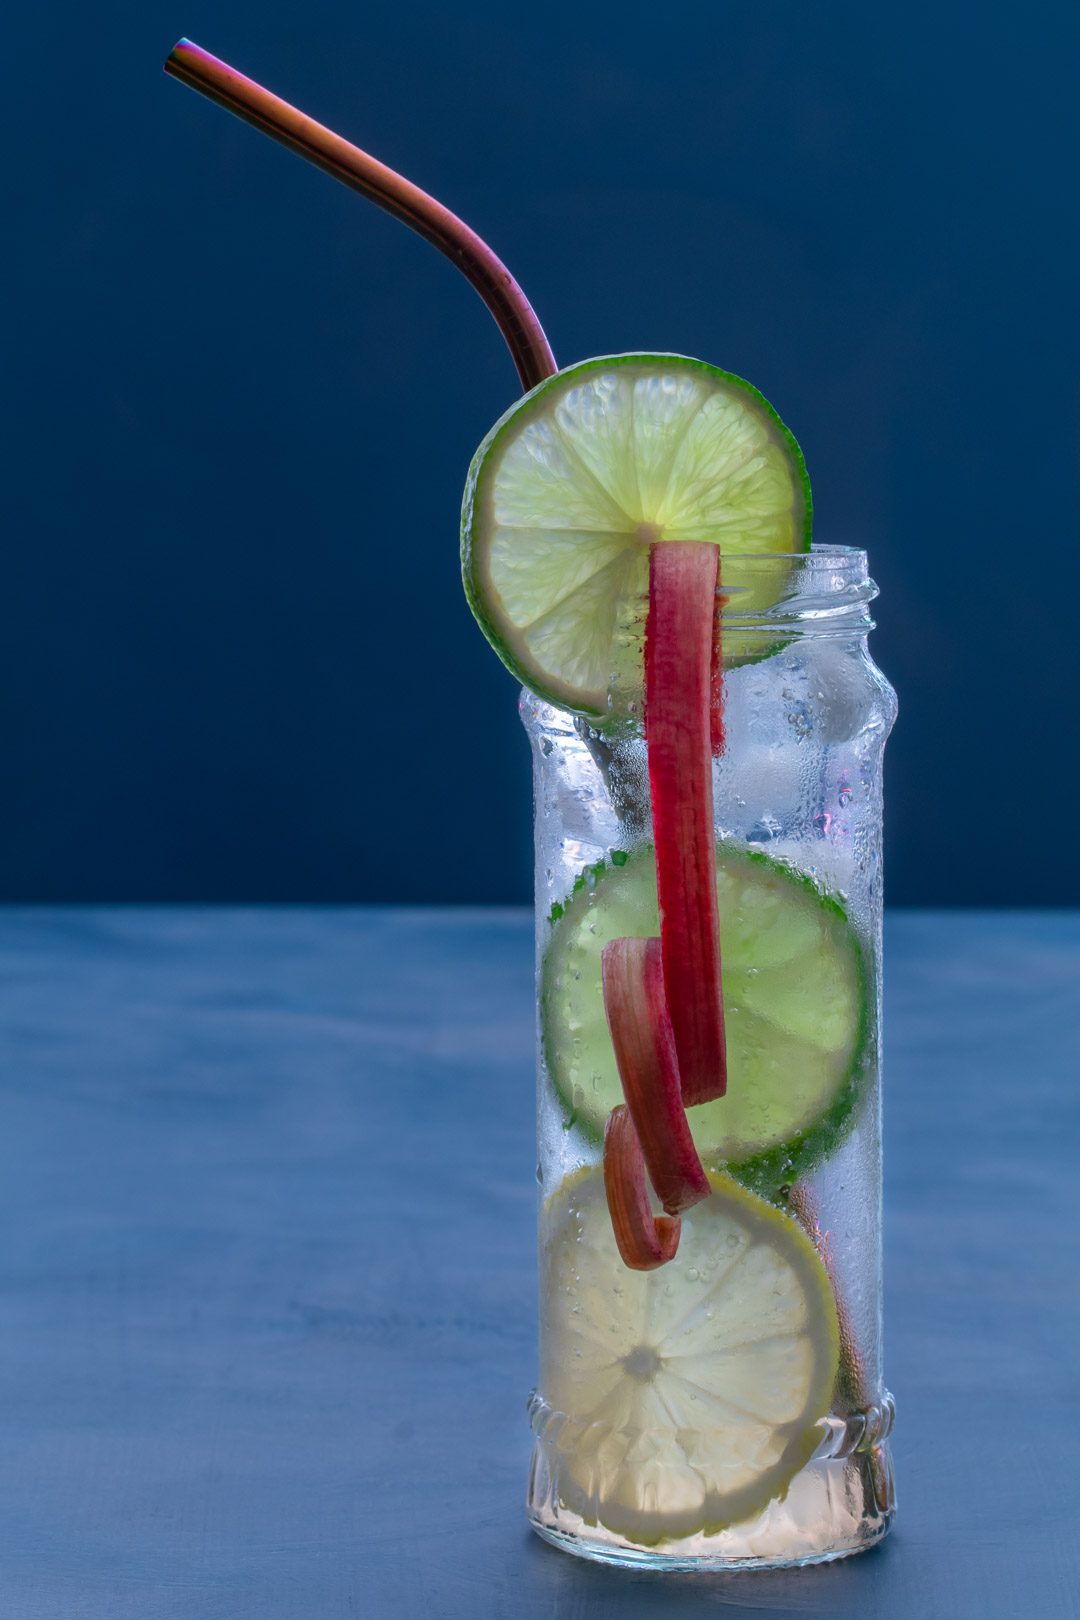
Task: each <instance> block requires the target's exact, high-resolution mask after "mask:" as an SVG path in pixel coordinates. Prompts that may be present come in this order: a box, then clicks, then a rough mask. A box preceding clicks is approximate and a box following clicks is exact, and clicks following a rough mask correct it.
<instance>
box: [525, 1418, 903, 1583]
mask: <svg viewBox="0 0 1080 1620" xmlns="http://www.w3.org/2000/svg"><path fill="white" fill-rule="evenodd" d="M538 1405H539V1406H540V1407H541V1408H542V1405H543V1403H538V1402H537V1401H536V1398H535V1397H534V1399H533V1403H532V1406H533V1425H534V1429H535V1430H536V1445H535V1447H534V1450H533V1460H532V1467H531V1469H530V1473H529V1488H528V1495H527V1499H526V1506H527V1510H528V1514H529V1520H530V1523H531V1524H532V1527H533V1529H534V1530H535V1531H536V1532H537V1534H538V1535H540V1536H543V1538H544V1540H545V1541H550V1542H551V1544H552V1545H553V1546H555V1547H561V1548H563V1550H564V1551H565V1552H569V1553H573V1554H574V1555H575V1556H576V1557H578V1558H591V1559H593V1560H595V1561H596V1562H599V1563H604V1564H623V1565H627V1566H629V1567H632V1568H636V1569H654V1570H662V1569H669V1570H694V1569H705V1570H710V1569H711V1570H724V1569H726V1570H733V1569H785V1568H791V1567H793V1566H799V1565H803V1564H821V1563H827V1562H829V1561H830V1560H832V1559H834V1558H847V1557H850V1556H851V1554H852V1553H857V1552H864V1551H865V1550H866V1549H867V1548H868V1547H872V1546H874V1545H875V1543H877V1542H879V1541H880V1540H881V1539H882V1538H883V1537H884V1536H885V1535H887V1534H888V1531H889V1527H890V1525H891V1524H892V1520H893V1514H894V1511H895V1503H894V1495H893V1472H892V1458H891V1455H890V1452H889V1445H888V1438H887V1436H888V1433H889V1430H890V1428H891V1426H892V1416H893V1406H892V1399H891V1397H890V1396H886V1397H885V1400H884V1401H883V1403H882V1405H881V1406H880V1407H870V1408H868V1409H867V1410H866V1411H865V1412H859V1413H855V1414H854V1415H852V1416H850V1417H847V1418H830V1419H827V1420H826V1421H825V1424H824V1425H823V1427H824V1430H825V1432H824V1433H823V1436H822V1442H821V1445H820V1446H819V1448H818V1451H817V1454H816V1455H815V1456H814V1458H813V1459H812V1460H811V1461H810V1462H809V1463H808V1464H807V1466H806V1467H805V1468H804V1469H803V1470H802V1471H801V1473H799V1474H797V1475H796V1476H795V1478H794V1479H793V1480H792V1482H791V1485H790V1486H789V1488H788V1492H787V1495H786V1496H785V1497H784V1499H783V1501H774V1502H770V1504H769V1506H768V1507H767V1508H766V1509H765V1510H764V1512H762V1513H759V1514H757V1515H756V1516H755V1517H754V1518H752V1519H748V1520H746V1521H745V1522H744V1523H743V1524H737V1525H732V1526H730V1527H729V1528H728V1529H727V1530H723V1531H721V1532H720V1533H719V1534H716V1535H709V1536H706V1535H695V1536H686V1537H684V1538H682V1539H679V1540H672V1541H667V1542H663V1543H662V1544H660V1545H659V1546H655V1547H643V1546H638V1545H636V1544H635V1543H634V1542H632V1541H628V1540H626V1539H625V1538H624V1537H622V1536H620V1535H617V1534H615V1533H614V1532H613V1531H610V1530H607V1529H605V1527H604V1526H603V1525H602V1524H598V1523H597V1524H587V1523H586V1522H585V1520H584V1519H583V1518H581V1517H580V1516H579V1515H578V1514H577V1513H575V1512H572V1511H570V1510H569V1509H568V1508H567V1507H566V1506H565V1504H564V1503H562V1502H561V1501H560V1500H559V1493H558V1487H557V1469H556V1468H555V1467H553V1462H554V1458H553V1457H552V1456H551V1455H550V1454H549V1449H548V1441H547V1439H546V1438H545V1429H546V1428H547V1424H546V1423H545V1422H544V1416H545V1414H544V1413H543V1411H542V1410H541V1411H539V1412H538V1411H537V1407H538ZM538 1419H539V1421H538ZM549 1432H550V1431H549Z"/></svg>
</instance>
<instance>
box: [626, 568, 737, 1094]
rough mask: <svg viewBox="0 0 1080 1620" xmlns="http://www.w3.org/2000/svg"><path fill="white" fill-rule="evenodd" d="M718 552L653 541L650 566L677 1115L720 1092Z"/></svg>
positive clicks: (656, 817) (655, 791)
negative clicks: (679, 1101) (715, 771)
mask: <svg viewBox="0 0 1080 1620" xmlns="http://www.w3.org/2000/svg"><path fill="white" fill-rule="evenodd" d="M718 557H719V553H718V551H717V548H716V547H715V546H714V545H710V544H704V543H702V542H699V541H693V540H662V541H658V542H657V543H656V544H655V545H654V546H653V548H652V552H651V554H650V558H649V616H648V620H647V622H646V627H645V740H646V744H647V747H648V756H649V791H650V795H651V798H652V819H653V840H654V843H655V846H656V886H657V893H658V896H659V900H660V943H661V950H662V956H663V965H664V984H665V988H666V991H667V1007H668V1012H669V1014H670V1017H671V1027H672V1031H673V1033H674V1037H675V1050H676V1053H677V1054H678V1064H679V1073H680V1075H681V1077H682V1098H683V1102H684V1103H685V1104H686V1106H687V1107H690V1106H692V1105H693V1104H695V1103H703V1102H711V1101H712V1099H713V1098H714V1097H722V1096H723V1095H724V1091H725V1088H726V1085H727V1072H726V1069H727V1065H726V1052H725V1045H724V1003H723V994H722V989H721V980H720V919H719V914H718V909H717V903H716V835H715V833H714V831H713V795H712V751H713V730H712V708H713V705H712V701H711V700H712V688H713V641H714V621H715V615H716V581H717V565H718Z"/></svg>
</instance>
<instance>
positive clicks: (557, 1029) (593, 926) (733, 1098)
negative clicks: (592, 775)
mask: <svg viewBox="0 0 1080 1620" xmlns="http://www.w3.org/2000/svg"><path fill="white" fill-rule="evenodd" d="M716 886H717V897H718V901H719V908H720V937H721V940H722V942H723V979H724V1016H725V1022H726V1027H727V1054H728V1085H727V1095H726V1096H724V1097H721V1098H719V1099H718V1100H717V1101H715V1102H709V1103H703V1104H702V1105H701V1106H700V1107H698V1108H691V1109H689V1110H688V1115H687V1117H688V1118H689V1120H690V1127H691V1130H692V1132H693V1136H694V1141H695V1142H696V1144H697V1148H698V1151H699V1153H700V1154H701V1156H702V1158H703V1159H704V1160H705V1162H706V1164H709V1165H713V1166H719V1165H723V1166H725V1167H726V1168H728V1169H730V1170H732V1171H733V1172H734V1173H735V1174H737V1175H738V1176H739V1178H740V1180H743V1181H747V1182H749V1183H751V1184H752V1185H754V1186H757V1187H759V1188H760V1189H761V1190H762V1191H764V1192H774V1191H775V1190H776V1188H777V1187H778V1186H780V1185H781V1184H782V1183H784V1182H790V1181H793V1180H795V1179H796V1178H797V1177H798V1176H800V1175H802V1174H804V1173H805V1172H806V1171H807V1170H808V1169H809V1168H810V1167H811V1165H813V1164H814V1163H815V1162H816V1161H817V1160H818V1159H820V1158H822V1157H824V1155H825V1154H827V1153H829V1152H831V1150H832V1149H833V1147H835V1146H836V1144H837V1142H838V1141H839V1140H840V1138H841V1137H842V1135H843V1134H844V1132H845V1130H846V1128H847V1127H848V1126H849V1125H850V1123H851V1121H852V1118H853V1115H854V1109H855V1105H856V1102H857V1101H858V1097H859V1095H860V1085H859V1081H860V1078H861V1075H862V1072H863V1069H864V1062H865V1052H866V1044H867V1032H868V1028H869V1021H868V1017H867V985H866V975H865V969H864V958H863V952H862V950H861V948H860V946H859V942H858V940H857V938H856V937H855V934H854V933H853V931H852V928H851V925H850V923H849V922H848V920H847V917H846V915H845V913H844V911H843V909H842V907H841V906H840V904H839V903H838V902H837V901H836V900H834V899H832V898H831V897H830V896H828V895H825V894H823V893H822V892H821V890H820V889H819V888H818V887H817V886H816V885H815V884H814V883H813V881H812V880H811V879H810V878H808V877H805V876H802V875H801V874H799V873H797V872H793V871H792V870H791V869H790V868H789V867H786V866H782V865H780V864H779V863H778V862H776V861H773V860H770V859H769V858H768V857H767V856H765V855H762V854H760V853H758V852H757V851H756V850H746V849H740V848H737V847H735V846H733V845H724V844H721V845H720V846H719V847H718V849H717V854H716ZM552 918H553V927H552V932H551V938H550V941H549V944H548V947H547V950H546V952H545V955H544V963H543V974H542V990H541V995H542V1028H543V1041H544V1055H545V1058H546V1060H547V1066H548V1071H549V1073H550V1075H551V1079H552V1082H553V1084H554V1086H555V1088H556V1090H557V1091H558V1093H559V1095H560V1097H561V1098H562V1100H563V1102H564V1104H565V1105H566V1108H567V1111H568V1117H569V1119H570V1120H571V1121H572V1122H573V1123H574V1124H575V1125H577V1126H579V1127H580V1128H581V1129H582V1130H583V1131H584V1132H585V1133H586V1135H588V1136H591V1137H599V1136H600V1135H601V1134H602V1132H603V1128H604V1121H605V1120H606V1119H607V1116H608V1114H609V1112H610V1111H611V1109H612V1108H613V1107H614V1106H615V1105H616V1103H620V1102H622V1100H623V1097H622V1087H621V1085H620V1083H619V1075H618V1070H617V1069H616V1066H615V1056H614V1051H613V1049H612V1044H611V1035H610V1033H609V1031H608V1027H607V1020H606V1018H605V1015H604V1000H603V990H602V987H601V982H600V954H601V951H602V950H603V948H604V946H605V945H606V944H607V942H608V940H609V939H618V938H620V937H622V936H623V935H626V934H638V935H646V936H651V935H654V934H656V933H657V931H658V928H659V918H658V914H657V904H656V874H655V870H654V863H653V852H652V847H651V845H648V846H645V847H643V848H641V849H638V850H636V851H635V852H634V853H633V854H630V855H625V854H622V853H621V852H617V854H616V855H615V856H613V857H612V864H611V865H608V864H606V863H604V862H598V863H597V864H596V865H595V866H590V867H589V868H587V870H586V871H585V872H584V873H583V874H582V875H581V877H579V878H578V880H577V882H576V884H575V887H574V889H573V890H572V892H571V894H570V897H569V899H568V900H567V901H566V902H565V904H560V905H556V906H555V907H554V908H553V910H552Z"/></svg>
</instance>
